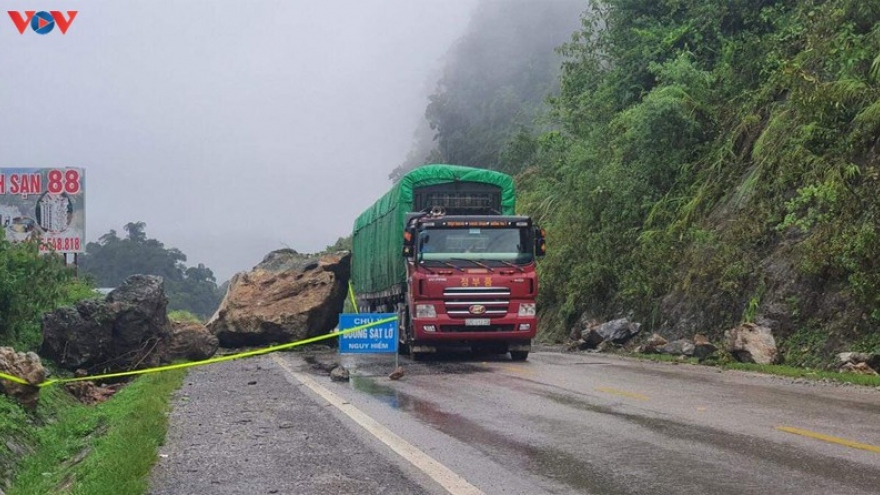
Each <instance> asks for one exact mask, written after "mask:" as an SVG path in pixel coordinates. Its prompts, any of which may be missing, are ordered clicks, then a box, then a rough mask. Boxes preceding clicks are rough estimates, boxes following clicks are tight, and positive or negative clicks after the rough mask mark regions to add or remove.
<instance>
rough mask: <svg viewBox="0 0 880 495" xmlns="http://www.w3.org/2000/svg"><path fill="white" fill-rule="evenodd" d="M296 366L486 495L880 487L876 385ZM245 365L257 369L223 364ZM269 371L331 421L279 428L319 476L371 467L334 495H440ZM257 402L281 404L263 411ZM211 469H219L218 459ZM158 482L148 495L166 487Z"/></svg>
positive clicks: (562, 360)
mask: <svg viewBox="0 0 880 495" xmlns="http://www.w3.org/2000/svg"><path fill="white" fill-rule="evenodd" d="M303 357H304V356H303V355H301V354H296V353H289V354H282V355H280V359H282V360H283V361H284V362H285V363H287V365H289V367H290V368H292V369H297V370H300V371H302V372H307V373H312V376H313V377H314V378H316V379H317V381H318V382H319V383H320V384H321V385H322V386H324V387H326V388H327V389H329V390H330V391H332V392H334V393H335V394H337V395H339V396H340V397H342V398H343V399H344V400H345V401H347V402H348V403H350V404H351V405H353V406H354V407H356V408H358V409H360V410H361V411H363V412H364V413H366V414H368V415H369V416H371V417H372V418H374V419H375V420H377V421H379V422H380V423H381V424H383V425H384V426H385V427H387V428H388V429H390V430H391V431H393V432H394V433H396V434H397V435H399V436H400V437H402V438H403V439H405V440H406V441H408V442H409V443H410V444H412V445H413V446H415V447H417V448H418V449H420V450H421V451H423V452H425V453H426V454H428V455H430V456H431V457H433V458H434V459H436V460H437V461H439V462H440V463H442V464H444V465H445V466H446V467H448V468H449V469H451V470H452V471H454V472H455V473H457V474H458V475H460V476H461V477H463V478H464V479H465V480H467V482H469V483H470V484H472V485H474V486H476V487H477V488H479V489H480V490H482V491H483V492H485V493H487V494H495V493H504V494H542V493H556V494H566V493H578V494H583V493H593V494H652V495H656V494H666V493H668V494H767V493H772V494H774V495H776V494H797V495H806V494H848V495H856V494H877V493H880V421H878V419H880V414H878V413H880V391H877V390H874V389H867V388H861V387H848V386H834V385H824V384H810V383H796V382H794V381H792V380H790V379H784V378H778V377H770V376H763V375H756V374H749V373H741V372H734V371H725V372H720V371H719V370H717V369H713V368H705V367H696V366H690V365H677V366H675V365H670V364H664V363H651V362H643V361H637V360H632V359H625V358H617V357H612V356H602V355H595V354H563V353H555V352H538V353H533V354H532V355H531V356H530V358H529V361H528V362H525V363H515V362H511V361H510V360H509V359H507V358H502V357H497V358H495V357H488V358H479V359H477V358H472V357H470V356H469V355H458V356H447V357H446V360H442V361H441V360H432V361H429V362H427V363H410V362H408V361H406V360H403V362H402V364H403V365H404V367H405V369H406V375H405V376H404V378H403V379H402V380H400V381H391V380H389V379H388V377H387V374H388V373H389V372H390V371H391V370H392V369H393V359H394V358H393V356H388V355H384V356H382V355H373V356H343V357H341V359H342V361H343V363H344V364H346V366H347V367H349V369H350V370H351V372H352V380H351V382H349V383H331V382H330V380H329V379H328V378H327V377H326V374H325V373H323V372H321V371H319V370H317V369H315V367H314V365H310V364H308V363H306V361H304V359H303ZM317 358H318V361H319V362H331V361H333V360H338V359H340V357H339V356H335V355H333V354H325V355H318V356H317ZM261 359H265V358H261ZM246 363H253V362H252V361H251V362H240V363H224V365H226V364H228V365H230V366H235V365H238V366H247V365H249V364H246ZM250 365H253V364H250ZM260 366H261V367H262V370H261V371H262V372H263V373H269V374H271V375H272V376H275V377H276V378H279V377H280V379H282V380H286V381H287V383H288V385H287V389H288V390H289V392H287V393H288V394H290V395H291V397H296V401H295V402H296V403H297V404H298V406H297V407H301V408H305V409H306V410H307V411H303V412H317V413H321V412H323V414H321V416H322V419H321V421H317V422H314V423H310V421H311V420H306V419H295V418H294V416H291V417H290V418H289V419H288V420H289V421H293V422H294V423H295V424H296V426H294V427H290V428H287V429H285V430H281V431H279V432H276V433H277V434H278V435H280V436H281V438H284V437H285V436H287V435H289V434H290V433H297V434H298V435H304V434H306V433H305V431H306V430H307V429H308V428H312V427H313V428H324V429H325V430H326V431H331V432H334V433H333V434H331V435H329V436H328V435H319V434H317V433H315V434H311V435H312V436H311V438H313V439H318V440H314V441H316V442H319V443H320V444H321V445H323V446H324V447H321V449H323V450H321V449H319V451H320V452H326V455H327V456H328V458H332V456H331V455H330V452H333V451H337V452H339V454H338V455H337V458H336V460H337V462H336V466H335V469H337V470H338V472H337V473H336V474H335V477H333V476H331V475H330V474H328V473H330V472H333V468H331V469H327V466H326V463H325V464H322V465H321V466H322V467H321V468H320V469H321V471H320V472H321V473H323V474H322V475H321V476H322V477H319V479H327V477H328V476H331V478H332V479H334V480H345V479H346V476H348V475H347V474H346V473H347V472H350V470H348V469H347V468H346V463H347V462H352V461H350V460H347V459H348V457H347V456H350V455H360V456H362V457H363V458H369V459H372V464H371V469H373V471H369V472H366V471H361V472H359V473H358V476H355V477H352V479H358V480H361V481H363V480H365V479H366V480H370V481H371V482H373V483H374V484H369V485H360V486H355V485H350V486H343V485H339V486H337V487H335V488H336V489H337V491H336V492H334V493H443V490H442V489H440V488H439V486H438V485H436V484H435V483H434V482H433V481H432V480H431V479H430V478H428V477H427V476H426V475H424V474H422V473H421V472H419V471H418V470H417V469H415V468H413V467H412V466H411V465H408V463H407V462H406V461H404V460H402V459H401V457H400V456H399V455H397V454H395V453H394V452H392V451H391V450H390V449H389V448H387V447H385V446H384V445H382V444H381V443H380V442H378V441H376V440H375V439H373V438H372V437H371V436H370V435H369V434H367V433H365V431H363V429H362V428H360V427H359V426H357V425H355V424H354V423H353V422H352V421H351V420H349V419H348V418H347V417H345V416H344V415H342V414H340V413H339V412H338V411H336V410H335V409H334V408H332V407H330V406H328V405H327V403H326V401H323V400H322V399H320V398H319V397H317V396H316V395H315V394H314V393H312V392H311V391H310V390H305V389H304V388H303V387H301V386H300V385H299V383H298V382H297V381H296V380H295V378H293V377H292V376H287V377H284V376H283V375H284V372H283V371H280V366H278V365H277V363H274V365H273V363H272V361H270V360H264V361H261V364H260ZM195 373H198V371H193V372H192V373H191V377H192V376H193V375H194V374H195ZM206 374H207V373H206ZM276 374H277V375H276ZM273 380H274V378H273ZM188 382H190V383H193V384H194V383H196V382H194V381H193V380H192V379H190V380H188ZM275 385H279V384H278V383H276V384H275ZM280 388H284V386H283V385H280ZM280 388H277V389H276V388H273V390H280ZM184 389H186V387H184ZM193 392H195V391H194V390H193ZM218 393H220V392H219V391H217V392H216V393H214V394H210V395H217V394H218ZM283 395H284V394H281V396H283ZM273 397H274V396H273ZM279 397H280V396H279ZM275 399H278V398H277V397H275ZM275 399H273V400H275ZM192 400H193V399H192V396H191V398H190V400H189V403H192ZM278 400H280V399H278ZM221 402H222V401H221ZM187 405H189V404H187ZM254 406H255V407H257V406H259V404H256V403H255V404H254ZM264 406H265V407H273V406H272V402H270V401H267V402H265V403H264ZM214 407H215V408H218V410H219V409H222V408H223V407H224V406H222V405H219V404H218V405H216V406H214ZM316 408H317V410H316ZM230 412H231V411H230ZM175 414H180V413H179V412H176V413H175ZM295 417H296V418H301V417H302V416H301V415H295ZM299 421H304V423H302V424H299ZM232 426H233V425H230V427H232ZM780 428H790V430H788V431H783V430H782V429H780ZM792 432H794V433H792ZM187 434H188V433H186V432H184V431H183V430H181V428H180V427H179V426H175V420H174V416H172V435H169V445H168V446H166V447H165V448H164V450H168V449H171V450H169V451H173V450H174V449H175V447H174V443H175V441H176V440H175V436H174V435H178V436H180V438H178V439H177V440H180V439H182V438H184V437H185V436H186V435H187ZM817 434H821V435H825V437H823V438H824V439H825V440H820V439H817V438H815V436H816V435H817ZM181 435H182V436H181ZM240 440H241V441H244V440H243V439H240ZM232 443H233V444H234V443H235V441H233V442H232ZM282 443H284V442H282ZM287 443H289V449H290V454H289V455H291V456H294V457H297V456H299V457H304V456H303V455H302V454H299V453H297V452H298V451H297V449H300V448H304V446H303V444H301V443H299V444H298V443H296V441H295V438H292V439H288V442H287ZM229 448H235V449H238V450H239V451H244V450H247V449H242V448H240V447H234V446H232V445H230V446H229ZM270 454H271V453H270ZM299 457H298V458H299ZM251 458H252V459H254V458H255V457H254V456H252V457H251ZM221 461H222V459H221ZM163 462H164V463H165V464H166V465H165V466H164V468H165V470H164V474H168V472H169V469H168V463H167V461H166V459H162V461H161V462H160V466H159V469H157V472H162V468H163V465H162V464H163ZM257 462H265V461H259V460H258V461H257ZM362 463H363V459H361V462H360V463H358V465H360V464H362ZM215 464H216V463H215ZM218 466H219V469H221V470H222V469H223V468H222V462H221V463H220V464H219V465H218ZM205 467H206V468H209V467H210V466H205ZM305 467H308V466H305ZM172 470H173V469H172ZM157 472H154V480H158V481H154V486H159V485H161V484H162V483H163V482H164V481H163V478H162V475H159V476H158V477H157ZM247 475H248V474H247V473H242V476H247ZM164 479H165V480H167V479H168V478H167V476H166V477H165V478H164ZM385 480H389V483H388V484H385V482H384V481H385ZM299 481H301V482H302V483H301V484H291V485H288V486H287V487H284V488H282V489H281V491H278V492H276V493H330V491H320V490H315V491H312V488H310V486H309V485H308V483H307V482H308V478H307V477H305V476H299ZM156 483H158V485H156ZM173 484H174V482H173V481H172V482H171V485H172V486H173ZM267 486H268V485H267ZM348 490H350V491H348ZM154 493H156V494H159V493H163V494H164V493H169V494H170V493H267V492H266V491H256V490H255V491H239V492H235V491H228V490H227V491H217V492H210V491H205V492H198V491H193V492H189V491H173V490H165V491H162V490H157V491H155V492H154Z"/></svg>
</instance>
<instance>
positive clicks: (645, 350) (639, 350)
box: [633, 344, 657, 354]
mask: <svg viewBox="0 0 880 495" xmlns="http://www.w3.org/2000/svg"><path fill="white" fill-rule="evenodd" d="M633 352H635V353H636V354H657V348H656V347H654V346H652V345H649V344H642V345H640V346H638V347H636V350H635V351H633Z"/></svg>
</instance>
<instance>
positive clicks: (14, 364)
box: [0, 347, 46, 410]
mask: <svg viewBox="0 0 880 495" xmlns="http://www.w3.org/2000/svg"><path fill="white" fill-rule="evenodd" d="M0 372H2V373H5V374H7V375H11V376H15V377H18V378H21V379H22V380H24V381H26V382H28V383H29V384H30V385H23V384H20V383H15V382H11V381H8V380H0V391H2V392H3V393H4V394H6V395H8V396H10V397H13V398H14V399H16V400H18V402H20V403H21V404H22V405H23V406H24V407H25V408H27V409H30V410H33V409H34V408H36V407H37V400H38V399H39V397H40V389H39V388H38V387H37V385H39V384H40V383H42V382H44V381H45V380H46V369H45V368H43V363H42V362H41V361H40V357H39V356H37V355H36V354H34V353H33V352H28V353H24V352H15V349H13V348H11V347H0Z"/></svg>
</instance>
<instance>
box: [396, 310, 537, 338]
mask: <svg viewBox="0 0 880 495" xmlns="http://www.w3.org/2000/svg"><path fill="white" fill-rule="evenodd" d="M412 325H413V336H414V340H415V341H417V342H436V343H438V344H440V343H450V344H451V343H456V342H509V343H511V344H514V343H516V344H528V342H529V341H530V340H531V339H533V338H534V337H535V335H536V334H537V331H538V322H537V319H536V318H522V317H517V316H513V317H504V318H492V319H491V320H490V323H489V324H488V325H479V326H470V325H467V324H466V323H465V320H464V319H462V318H449V317H446V316H443V315H437V318H425V319H416V318H414V319H413V321H412Z"/></svg>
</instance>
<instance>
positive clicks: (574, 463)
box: [349, 375, 625, 493]
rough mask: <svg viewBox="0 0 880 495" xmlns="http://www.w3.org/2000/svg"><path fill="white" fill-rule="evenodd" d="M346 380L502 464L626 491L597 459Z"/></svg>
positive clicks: (584, 487) (582, 486)
mask: <svg viewBox="0 0 880 495" xmlns="http://www.w3.org/2000/svg"><path fill="white" fill-rule="evenodd" d="M349 383H350V385H351V387H352V388H353V389H355V390H357V391H359V392H363V393H365V394H367V395H369V396H371V397H374V398H376V399H378V400H380V401H382V402H384V403H385V404H387V405H388V406H390V407H392V408H394V409H397V410H399V411H403V412H406V413H408V414H410V415H412V416H414V417H415V418H417V419H418V420H419V421H420V422H422V423H425V424H428V425H430V426H431V427H433V428H435V429H437V430H439V431H440V432H442V433H445V434H446V435H449V436H450V437H453V438H455V439H457V440H459V441H461V442H463V443H465V444H468V445H470V446H471V447H474V448H476V449H478V450H480V451H481V452H483V453H485V454H488V455H490V456H492V457H493V458H494V460H495V461H496V462H498V463H499V464H501V465H503V466H507V467H510V466H511V465H518V466H523V467H524V468H525V469H527V470H528V471H530V472H531V473H533V474H534V475H537V476H539V477H544V478H549V479H551V480H553V481H555V482H557V483H562V484H564V485H567V486H570V487H572V488H574V489H576V490H577V491H578V492H579V493H583V492H589V493H625V490H624V487H623V486H622V485H619V483H618V482H617V481H615V480H614V479H612V478H611V477H610V476H609V473H608V472H607V469H604V468H603V467H602V466H601V464H600V463H598V462H597V463H596V464H593V463H590V462H586V463H585V462H584V460H583V459H581V458H579V457H577V456H575V455H573V454H571V453H569V452H566V451H563V450H560V449H556V448H553V447H548V446H540V445H535V444H532V443H526V442H523V441H520V440H517V439H514V438H511V437H508V436H505V435H504V434H502V433H500V432H496V431H493V430H490V429H488V428H486V427H485V426H483V425H481V424H479V423H477V422H475V421H472V420H470V419H467V418H465V417H463V416H461V415H458V414H453V413H449V412H446V411H443V410H441V409H440V408H439V406H438V405H437V404H435V403H433V402H430V401H426V400H422V399H419V398H417V397H414V396H412V395H410V394H407V393H405V392H401V391H399V390H396V389H395V388H393V387H390V386H388V385H383V384H380V383H377V382H376V380H375V379H374V378H372V377H368V376H357V375H352V376H351V379H350V382H349ZM511 463H513V464H511Z"/></svg>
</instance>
